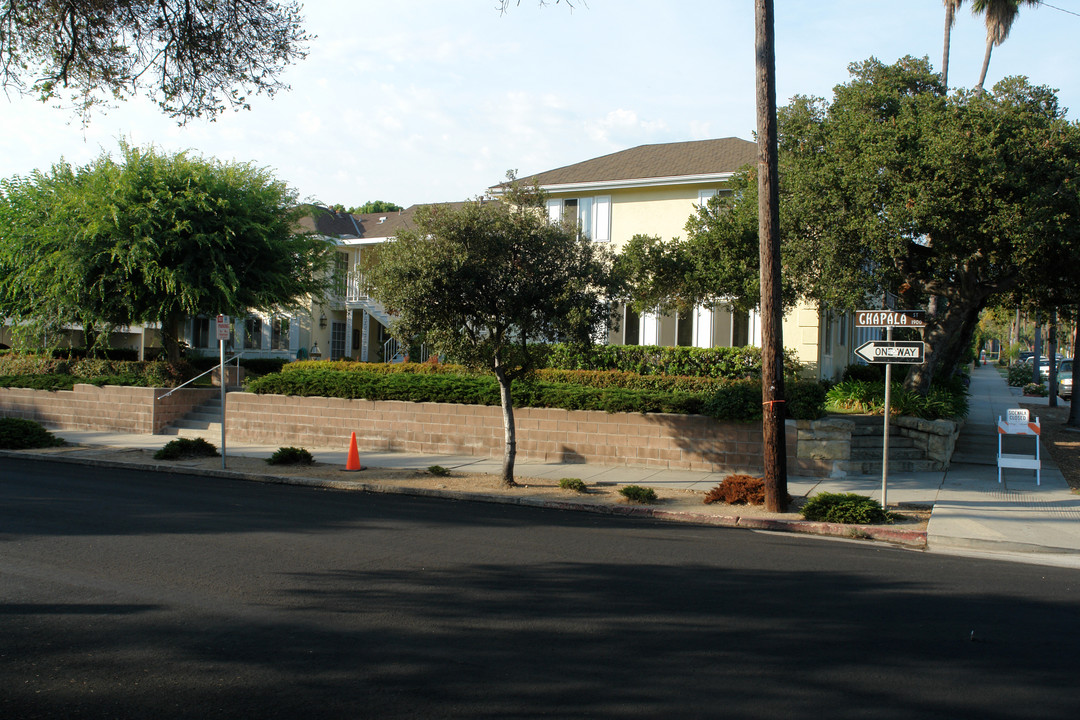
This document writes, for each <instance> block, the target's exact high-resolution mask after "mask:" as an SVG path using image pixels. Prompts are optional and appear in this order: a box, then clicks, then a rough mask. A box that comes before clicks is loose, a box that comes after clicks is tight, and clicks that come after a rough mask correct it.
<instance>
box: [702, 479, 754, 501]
mask: <svg viewBox="0 0 1080 720" xmlns="http://www.w3.org/2000/svg"><path fill="white" fill-rule="evenodd" d="M714 502H722V503H726V504H728V505H761V504H762V503H764V502H765V481H764V480H762V479H761V478H756V477H751V476H750V475H728V476H727V477H726V478H724V479H723V480H721V481H720V484H719V485H717V486H716V487H714V488H713V489H712V490H710V491H709V492H708V493H706V494H705V504H706V505H710V504H712V503H714Z"/></svg>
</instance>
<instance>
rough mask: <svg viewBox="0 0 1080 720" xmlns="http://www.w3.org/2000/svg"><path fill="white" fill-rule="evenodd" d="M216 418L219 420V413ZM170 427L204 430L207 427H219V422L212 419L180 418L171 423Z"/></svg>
mask: <svg viewBox="0 0 1080 720" xmlns="http://www.w3.org/2000/svg"><path fill="white" fill-rule="evenodd" d="M217 420H219V421H220V420H221V416H220V415H219V416H218V418H217ZM172 427H174V428H178V429H185V430H206V429H207V428H211V427H216V428H218V429H219V430H220V429H221V423H220V422H215V421H214V420H188V419H187V418H181V419H180V420H177V421H176V422H174V423H173V424H172Z"/></svg>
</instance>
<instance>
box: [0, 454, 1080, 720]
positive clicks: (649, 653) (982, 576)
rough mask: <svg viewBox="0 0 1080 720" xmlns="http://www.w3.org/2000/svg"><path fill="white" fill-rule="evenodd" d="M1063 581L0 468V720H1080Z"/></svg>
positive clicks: (575, 521)
mask: <svg viewBox="0 0 1080 720" xmlns="http://www.w3.org/2000/svg"><path fill="white" fill-rule="evenodd" d="M1077 648H1080V571H1077V570H1071V569H1059V568H1050V567H1038V566H1030V565H1023V564H1014V563H1002V562H995V561H990V560H980V559H970V558H959V557H951V556H943V555H932V554H925V553H919V552H913V551H907V550H899V549H893V548H889V547H884V546H881V545H879V544H874V545H871V544H866V543H860V542H856V541H838V540H826V539H820V538H809V537H795V536H789V535H776V534H767V533H759V532H749V531H745V530H727V529H720V528H697V527H692V526H684V525H665V524H663V523H659V522H654V521H647V520H640V519H632V518H610V517H603V516H594V515H584V514H574V513H564V512H558V511H551V510H542V509H534V508H520V507H514V506H507V505H485V504H473V503H466V502H453V501H446V500H431V499H423V498H408V497H401V496H384V495H368V494H362V493H348V492H337V491H324V490H313V489H308V488H300V487H291V486H277V485H264V484H258V483H247V482H239V481H226V480H215V479H209V478H200V477H192V476H180V475H171V474H164V473H162V474H156V473H142V472H128V471H119V470H99V469H95V468H90V467H81V466H70V465H65V464H62V463H48V462H34V461H22V460H12V459H3V460H0V717H3V718H56V717H65V718H102V717H110V718H142V717H146V718H181V717H198V718H235V717H259V718H278V717H280V718H293V717H303V718H324V717H326V718H366V717H370V718H411V717H416V718H421V717H423V718H435V717H469V718H509V717H523V718H531V717H560V718H568V717H596V718H635V717H641V718H646V717H649V718H652V717H661V718H691V717H725V718H759V717H770V718H774V717H776V718H778V717H830V718H866V717H874V718H903V719H904V720H911V718H964V717H978V718H981V719H982V720H997V719H1002V720H1003V719H1004V718H1010V719H1011V718H1073V717H1075V715H1076V679H1077V677H1078V676H1080V672H1078V671H1080V652H1078V651H1077Z"/></svg>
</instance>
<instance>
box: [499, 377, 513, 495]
mask: <svg viewBox="0 0 1080 720" xmlns="http://www.w3.org/2000/svg"><path fill="white" fill-rule="evenodd" d="M495 362H496V364H495V378H496V379H497V380H498V381H499V401H500V402H501V403H502V411H503V437H504V438H505V441H506V442H505V445H504V446H503V467H502V483H503V486H504V487H514V486H515V485H517V483H516V482H514V460H515V459H516V458H517V428H516V427H515V426H514V403H513V398H512V397H511V395H510V378H508V377H506V370H505V369H504V368H503V367H502V366H501V365H499V364H498V360H496V361H495Z"/></svg>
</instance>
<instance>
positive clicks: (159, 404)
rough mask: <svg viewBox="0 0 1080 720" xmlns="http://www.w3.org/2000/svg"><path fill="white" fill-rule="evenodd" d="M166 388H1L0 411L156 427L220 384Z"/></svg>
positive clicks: (82, 423)
mask: <svg viewBox="0 0 1080 720" xmlns="http://www.w3.org/2000/svg"><path fill="white" fill-rule="evenodd" d="M167 391H168V389H167V388H166V389H162V388H146V387H120V386H115V385H106V386H105V387H97V386H96V385H86V384H78V385H75V387H74V389H72V390H29V389H25V388H0V415H3V416H4V417H23V418H28V419H30V420H36V421H38V422H40V423H42V424H43V425H49V426H52V427H59V428H70V429H73V430H109V431H115V432H127V433H145V434H154V433H160V432H161V431H162V430H163V429H164V428H165V427H167V426H168V425H169V424H170V423H172V422H175V421H176V420H177V419H179V418H181V417H183V416H184V415H186V414H187V413H188V412H189V411H190V410H191V409H192V408H194V407H195V406H197V405H199V404H201V403H203V402H206V401H207V400H208V399H210V398H211V397H213V396H214V395H215V394H218V393H219V392H220V391H219V390H204V389H190V388H184V389H183V390H177V391H176V392H174V393H173V394H172V395H170V396H169V397H167V398H162V399H160V400H159V399H158V396H159V395H161V394H164V393H165V392H167Z"/></svg>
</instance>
